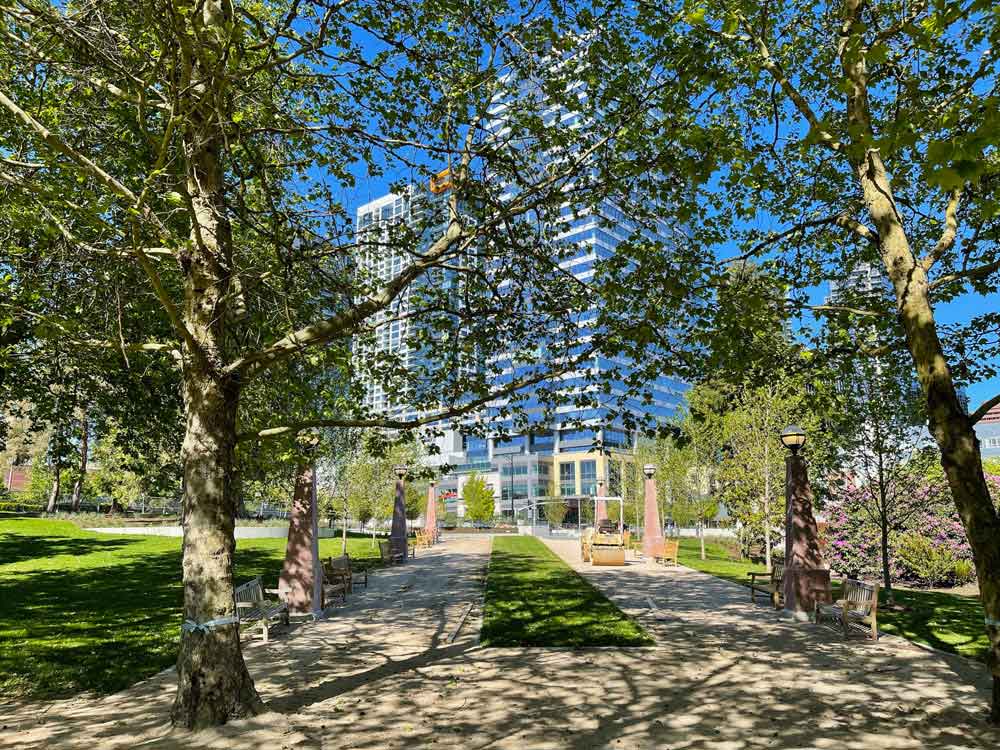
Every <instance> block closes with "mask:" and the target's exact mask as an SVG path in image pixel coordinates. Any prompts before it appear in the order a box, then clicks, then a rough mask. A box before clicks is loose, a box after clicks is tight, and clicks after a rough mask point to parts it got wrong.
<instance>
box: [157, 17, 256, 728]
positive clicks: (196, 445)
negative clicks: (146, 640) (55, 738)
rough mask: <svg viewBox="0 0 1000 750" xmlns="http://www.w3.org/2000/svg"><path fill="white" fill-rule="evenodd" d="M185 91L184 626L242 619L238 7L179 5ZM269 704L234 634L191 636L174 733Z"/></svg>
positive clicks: (186, 638) (181, 90)
mask: <svg viewBox="0 0 1000 750" xmlns="http://www.w3.org/2000/svg"><path fill="white" fill-rule="evenodd" d="M173 8H174V10H175V11H176V12H175V14H174V15H173V16H171V20H172V21H173V22H174V24H175V26H176V28H175V34H176V35H177V37H178V39H183V40H189V39H197V43H189V42H187V41H185V43H183V44H181V45H180V47H179V55H180V58H181V59H180V63H181V64H180V67H179V70H180V71H181V73H180V74H181V75H182V80H180V81H179V83H178V89H177V92H178V93H177V96H178V98H179V100H180V104H181V107H180V109H181V110H182V111H183V112H184V113H185V114H184V129H183V138H182V140H183V144H182V145H183V151H182V153H183V154H184V159H185V177H186V185H185V188H186V192H187V196H188V199H189V201H190V206H191V210H190V219H191V233H190V241H189V242H188V243H187V246H186V247H185V248H184V250H183V252H182V253H181V256H180V261H181V266H182V268H183V270H184V310H183V314H182V318H183V323H184V327H185V328H186V331H185V332H184V339H185V340H184V350H183V365H184V366H183V377H184V406H185V416H186V430H185V435H184V445H183V450H182V453H183V459H184V477H185V483H184V508H183V521H182V522H183V526H184V559H183V572H184V618H185V620H186V621H192V622H193V624H198V625H200V624H202V623H205V622H206V621H210V620H218V619H223V618H225V619H228V618H229V617H232V616H233V615H234V613H235V603H234V597H233V552H234V550H235V547H236V542H235V538H234V530H235V513H236V507H235V501H234V498H233V492H232V490H233V487H232V481H233V460H234V448H235V445H236V414H237V409H238V406H239V396H240V386H239V381H238V379H237V378H236V377H234V376H231V375H228V374H226V373H224V371H223V370H224V367H225V365H226V362H227V358H228V357H229V356H230V354H231V353H230V352H229V351H228V349H229V339H230V334H229V330H228V328H229V319H230V312H229V304H228V302H229V297H230V291H231V288H232V281H233V278H234V273H235V272H234V268H233V252H232V236H231V231H230V226H229V220H228V217H227V207H226V196H225V186H224V181H223V172H224V170H223V165H222V157H221V150H222V146H223V143H224V138H223V133H222V131H221V128H222V127H223V123H225V122H228V121H229V120H230V117H231V113H230V112H229V111H228V108H229V107H231V101H230V100H231V97H230V96H229V95H228V92H227V91H226V72H227V66H226V59H227V58H226V54H227V53H226V50H227V49H228V48H229V45H230V42H231V39H230V38H229V37H230V36H231V34H232V33H233V24H232V17H231V14H232V5H231V4H229V3H222V2H219V1H218V0H208V1H207V2H205V3H195V2H194V1H193V0H183V1H178V2H175V3H174V4H173ZM262 708H263V704H262V702H261V700H260V697H259V696H258V695H257V691H256V690H255V689H254V686H253V680H252V679H251V678H250V673H249V672H248V671H247V668H246V664H245V663H244V661H243V653H242V651H241V649H240V639H239V628H238V626H237V625H236V624H234V623H228V624H216V625H210V626H208V628H207V629H202V628H194V627H193V626H192V627H191V628H189V629H187V630H184V631H182V634H181V643H180V653H179V654H178V657H177V695H176V697H175V699H174V705H173V710H172V712H171V719H172V721H173V723H174V725H175V726H181V727H187V728H192V729H194V728H200V727H205V726H210V725H214V724H224V723H226V722H227V721H228V720H230V719H233V718H239V717H243V716H248V715H251V714H255V713H258V712H259V711H260V710H262Z"/></svg>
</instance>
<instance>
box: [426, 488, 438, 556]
mask: <svg viewBox="0 0 1000 750" xmlns="http://www.w3.org/2000/svg"><path fill="white" fill-rule="evenodd" d="M434 484H435V483H434V482H431V484H430V487H428V488H427V511H426V512H425V513H424V531H425V532H426V531H429V532H431V540H432V541H435V542H436V541H437V493H436V492H435V491H434Z"/></svg>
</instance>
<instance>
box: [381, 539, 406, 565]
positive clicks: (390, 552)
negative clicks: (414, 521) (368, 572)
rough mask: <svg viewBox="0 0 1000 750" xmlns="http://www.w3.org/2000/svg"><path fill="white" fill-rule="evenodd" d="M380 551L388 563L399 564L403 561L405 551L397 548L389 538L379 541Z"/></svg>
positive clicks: (384, 560) (383, 560) (383, 559)
mask: <svg viewBox="0 0 1000 750" xmlns="http://www.w3.org/2000/svg"><path fill="white" fill-rule="evenodd" d="M378 553H379V555H381V557H382V562H384V563H387V564H388V565H397V564H399V563H401V562H403V551H402V550H400V549H396V548H395V547H394V546H393V545H392V544H391V543H390V542H389V540H388V539H382V540H380V541H379V543H378Z"/></svg>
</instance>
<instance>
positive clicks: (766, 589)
mask: <svg viewBox="0 0 1000 750" xmlns="http://www.w3.org/2000/svg"><path fill="white" fill-rule="evenodd" d="M747 575H748V576H750V601H752V602H755V601H757V592H758V591H759V592H760V593H762V594H768V595H769V596H770V597H771V603H772V604H773V605H774V608H775V609H778V608H779V607H780V606H781V597H782V595H783V589H784V580H785V566H784V565H783V564H782V563H773V564H772V565H771V570H770V571H764V572H761V571H758V570H751V571H750V572H749V573H747ZM758 578H761V579H763V580H762V581H758V580H757V579H758Z"/></svg>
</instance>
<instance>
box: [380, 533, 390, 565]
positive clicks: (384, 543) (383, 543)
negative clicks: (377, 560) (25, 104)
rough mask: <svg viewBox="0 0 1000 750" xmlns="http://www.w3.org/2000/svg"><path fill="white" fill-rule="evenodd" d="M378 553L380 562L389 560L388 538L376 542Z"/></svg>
mask: <svg viewBox="0 0 1000 750" xmlns="http://www.w3.org/2000/svg"><path fill="white" fill-rule="evenodd" d="M378 553H379V554H380V555H381V556H382V562H387V561H388V560H389V540H388V539H382V540H380V541H379V543H378Z"/></svg>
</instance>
